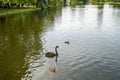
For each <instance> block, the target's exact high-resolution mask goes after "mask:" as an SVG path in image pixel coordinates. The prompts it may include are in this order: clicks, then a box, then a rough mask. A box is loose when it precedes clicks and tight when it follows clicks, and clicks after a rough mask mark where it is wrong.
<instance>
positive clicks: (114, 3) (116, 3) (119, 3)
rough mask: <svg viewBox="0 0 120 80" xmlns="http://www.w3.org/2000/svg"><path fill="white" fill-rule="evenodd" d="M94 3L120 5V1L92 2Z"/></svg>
mask: <svg viewBox="0 0 120 80" xmlns="http://www.w3.org/2000/svg"><path fill="white" fill-rule="evenodd" d="M92 4H110V5H120V2H92Z"/></svg>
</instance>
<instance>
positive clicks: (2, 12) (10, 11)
mask: <svg viewBox="0 0 120 80" xmlns="http://www.w3.org/2000/svg"><path fill="white" fill-rule="evenodd" d="M37 9H38V8H34V7H32V8H23V9H1V10H0V17H1V16H7V15H12V14H16V13H21V12H28V11H33V10H37Z"/></svg>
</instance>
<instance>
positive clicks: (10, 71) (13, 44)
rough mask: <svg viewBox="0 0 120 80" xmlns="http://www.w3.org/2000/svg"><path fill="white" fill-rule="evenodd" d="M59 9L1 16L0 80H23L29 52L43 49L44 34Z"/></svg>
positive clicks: (38, 51) (36, 52)
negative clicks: (26, 57)
mask: <svg viewBox="0 0 120 80" xmlns="http://www.w3.org/2000/svg"><path fill="white" fill-rule="evenodd" d="M55 14H56V10H52V11H47V10H44V11H34V12H27V13H20V14H16V15H12V16H8V17H5V18H1V19H0V80H20V79H21V77H22V76H23V75H24V74H25V73H26V69H27V67H28V64H27V63H26V62H25V59H24V58H25V56H26V54H28V53H30V54H31V55H35V54H38V53H40V52H41V51H42V49H43V48H42V46H43V44H42V41H41V40H42V35H43V34H44V32H45V31H47V29H49V28H47V26H48V25H49V24H50V23H52V22H53V21H54V16H55Z"/></svg>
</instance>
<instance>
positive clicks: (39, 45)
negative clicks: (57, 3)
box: [0, 5, 120, 80]
mask: <svg viewBox="0 0 120 80" xmlns="http://www.w3.org/2000/svg"><path fill="white" fill-rule="evenodd" d="M65 41H69V44H67V43H65ZM55 46H59V48H58V57H54V58H47V57H45V53H46V52H48V51H52V52H55V51H54V48H55ZM50 66H54V67H55V68H56V72H55V73H52V72H50V71H49V67H50ZM0 71H1V73H0V80H120V8H119V7H117V6H112V5H104V6H98V5H85V6H75V7H70V6H69V7H64V8H62V9H57V10H44V11H34V12H28V13H21V14H16V15H13V16H8V17H6V18H1V19H0Z"/></svg>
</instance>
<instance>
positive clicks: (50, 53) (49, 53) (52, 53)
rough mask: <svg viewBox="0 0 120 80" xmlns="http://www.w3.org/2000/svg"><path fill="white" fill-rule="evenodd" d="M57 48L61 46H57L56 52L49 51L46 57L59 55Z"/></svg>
mask: <svg viewBox="0 0 120 80" xmlns="http://www.w3.org/2000/svg"><path fill="white" fill-rule="evenodd" d="M57 48H59V46H56V47H55V52H56V53H54V52H47V53H46V55H45V56H46V57H55V56H58V52H57Z"/></svg>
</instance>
